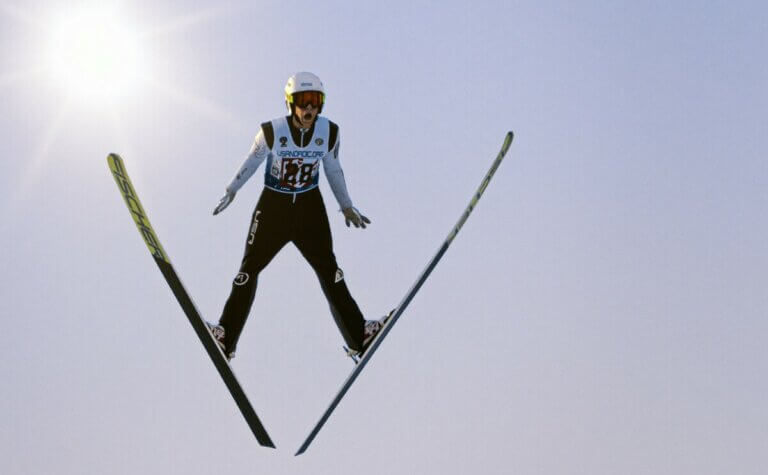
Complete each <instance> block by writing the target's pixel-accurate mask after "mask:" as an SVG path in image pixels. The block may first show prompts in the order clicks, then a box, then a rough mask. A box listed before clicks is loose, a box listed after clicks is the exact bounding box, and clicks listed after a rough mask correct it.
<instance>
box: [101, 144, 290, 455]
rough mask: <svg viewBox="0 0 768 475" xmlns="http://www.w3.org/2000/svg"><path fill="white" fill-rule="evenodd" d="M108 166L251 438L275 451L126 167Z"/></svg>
mask: <svg viewBox="0 0 768 475" xmlns="http://www.w3.org/2000/svg"><path fill="white" fill-rule="evenodd" d="M107 162H108V164H109V169H110V171H111V172H112V176H113V177H114V178H115V182H116V183H117V187H118V189H119V190H120V193H121V194H122V195H123V199H124V200H125V204H126V205H127V206H128V211H130V213H131V216H133V220H134V222H135V223H136V226H137V227H138V228H139V233H140V234H141V236H142V238H143V239H144V242H145V243H146V245H147V247H148V248H149V252H150V253H151V254H152V257H153V258H154V259H155V263H156V264H157V266H158V267H159V268H160V272H161V273H162V274H163V277H165V280H166V281H167V282H168V285H169V286H170V287H171V290H172V291H173V294H174V295H175V296H176V300H178V301H179V304H180V305H181V308H182V310H184V313H185V314H186V316H187V319H189V323H191V324H192V328H193V329H194V330H195V333H196V334H197V337H198V338H200V341H201V342H202V344H203V347H204V348H205V350H206V351H207V352H208V356H210V357H211V361H212V362H213V365H214V366H215V367H216V369H217V370H218V372H219V375H220V376H221V378H222V379H223V380H224V383H225V384H226V386H227V388H228V389H229V392H230V393H231V394H232V397H233V398H234V400H235V402H236V403H237V406H238V407H239V408H240V412H242V414H243V417H245V420H246V422H247V423H248V426H249V427H250V428H251V431H252V432H253V435H254V436H256V440H257V441H258V442H259V444H261V445H262V446H264V447H272V448H274V447H275V445H274V444H273V443H272V440H271V439H270V438H269V434H267V431H266V429H264V426H263V425H262V424H261V421H260V420H259V417H258V416H257V415H256V411H254V409H253V406H251V403H250V401H249V400H248V397H247V396H246V395H245V392H244V391H243V388H242V387H241V386H240V383H239V382H238V380H237V378H236V377H235V374H234V373H233V372H232V368H231V367H230V366H229V363H228V362H227V359H226V358H225V357H224V353H223V352H222V351H221V349H220V348H219V345H218V344H217V343H216V341H215V340H214V338H213V336H212V335H211V333H210V332H209V331H208V327H207V326H206V324H205V321H204V320H203V318H202V317H201V316H200V312H198V311H197V308H195V304H194V303H193V302H192V299H191V298H190V297H189V294H188V293H187V291H186V290H185V289H184V286H183V285H182V283H181V281H180V280H179V277H178V275H177V274H176V271H175V270H174V268H173V266H172V265H171V261H170V259H169V258H168V254H166V252H165V250H164V249H163V246H162V245H161V244H160V240H158V238H157V234H155V231H154V230H153V229H152V225H151V224H150V223H149V218H148V217H147V214H146V213H145V212H144V208H143V207H142V206H141V202H140V201H139V197H138V195H137V194H136V191H135V189H134V187H133V184H132V183H131V179H130V178H129V177H128V173H127V172H126V170H125V164H124V163H123V160H122V158H120V156H119V155H117V154H114V153H112V154H110V155H109V156H108V157H107Z"/></svg>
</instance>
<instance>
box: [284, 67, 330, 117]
mask: <svg viewBox="0 0 768 475" xmlns="http://www.w3.org/2000/svg"><path fill="white" fill-rule="evenodd" d="M304 91H318V92H320V93H321V94H322V95H323V102H325V88H323V81H321V80H320V78H319V77H317V76H316V75H314V74H312V73H309V72H300V73H296V74H294V75H293V76H291V77H289V78H288V82H287V83H286V84H285V105H286V106H288V111H289V112H291V113H293V111H292V110H291V104H292V103H293V97H292V96H293V94H295V93H297V92H304ZM320 110H321V112H322V105H321V106H320Z"/></svg>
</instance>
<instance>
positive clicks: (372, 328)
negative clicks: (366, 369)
mask: <svg viewBox="0 0 768 475" xmlns="http://www.w3.org/2000/svg"><path fill="white" fill-rule="evenodd" d="M394 313H395V311H394V310H392V311H391V312H389V313H388V314H386V315H384V316H383V317H381V318H380V319H378V320H366V321H365V324H364V325H363V349H362V350H360V351H358V350H352V349H350V348H347V347H346V346H345V347H344V350H345V351H346V352H347V356H349V357H350V358H352V361H354V362H355V364H358V363H359V362H360V360H361V359H362V358H363V355H365V352H366V350H368V347H370V346H371V343H373V340H374V339H376V335H378V334H379V332H380V331H381V329H382V328H384V326H385V325H386V324H387V322H388V321H389V319H390V318H391V317H392V315H393V314H394Z"/></svg>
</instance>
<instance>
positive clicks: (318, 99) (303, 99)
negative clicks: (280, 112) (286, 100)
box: [290, 91, 325, 109]
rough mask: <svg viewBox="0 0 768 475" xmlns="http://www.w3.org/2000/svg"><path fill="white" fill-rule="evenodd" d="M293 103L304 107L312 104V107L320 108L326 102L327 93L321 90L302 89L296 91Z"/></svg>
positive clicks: (292, 99) (292, 97)
mask: <svg viewBox="0 0 768 475" xmlns="http://www.w3.org/2000/svg"><path fill="white" fill-rule="evenodd" d="M290 97H291V103H292V104H294V105H297V106H299V107H301V108H302V109H303V108H305V107H307V106H308V105H310V104H312V107H314V108H315V109H319V108H320V106H322V105H323V102H325V94H323V93H322V92H320V91H301V92H295V93H293V94H292V95H291V96H290Z"/></svg>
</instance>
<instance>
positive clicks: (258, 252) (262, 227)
mask: <svg viewBox="0 0 768 475" xmlns="http://www.w3.org/2000/svg"><path fill="white" fill-rule="evenodd" d="M272 198H274V197H273V196H272V193H271V192H268V191H265V192H263V193H262V195H261V197H260V198H259V203H258V204H257V205H256V209H255V210H254V212H253V216H252V218H251V225H250V227H249V229H248V238H247V239H246V242H245V253H244V254H243V260H242V263H241V264H240V272H239V273H238V274H237V276H236V277H235V280H234V281H233V282H232V291H231V292H230V294H229V298H228V299H227V303H226V304H225V305H224V310H223V311H222V314H221V319H220V320H219V324H220V325H221V326H223V327H224V330H225V333H224V344H225V346H226V348H227V351H228V352H232V351H235V348H236V347H237V341H238V340H239V339H240V333H241V332H242V331H243V326H244V325H245V321H246V320H247V319H248V314H249V313H250V311H251V305H252V304H253V300H254V297H255V296H256V284H257V282H258V276H259V273H260V272H261V271H262V270H263V269H264V268H265V267H266V266H267V264H269V262H270V261H271V260H272V258H273V257H275V254H277V253H278V251H280V249H282V247H283V246H284V245H285V244H286V243H287V242H288V241H289V236H290V228H289V224H290V223H289V222H287V221H289V220H286V217H285V216H282V215H281V214H282V210H281V209H280V207H281V206H280V203H279V201H278V200H274V199H272Z"/></svg>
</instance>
